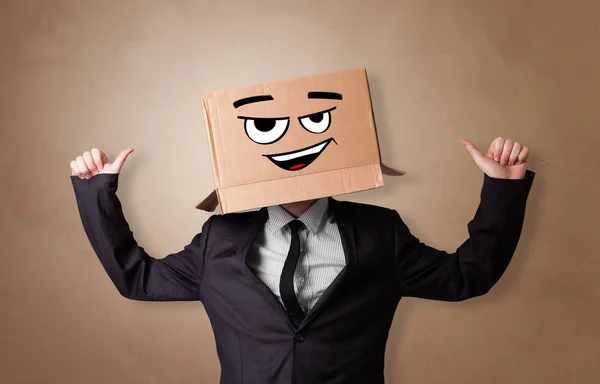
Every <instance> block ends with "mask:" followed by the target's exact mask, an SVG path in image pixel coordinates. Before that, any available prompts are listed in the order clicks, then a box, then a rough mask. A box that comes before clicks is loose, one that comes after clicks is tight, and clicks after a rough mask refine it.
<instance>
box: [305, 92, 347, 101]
mask: <svg viewBox="0 0 600 384" xmlns="http://www.w3.org/2000/svg"><path fill="white" fill-rule="evenodd" d="M308 98H309V99H332V100H342V94H341V93H336V92H308Z"/></svg>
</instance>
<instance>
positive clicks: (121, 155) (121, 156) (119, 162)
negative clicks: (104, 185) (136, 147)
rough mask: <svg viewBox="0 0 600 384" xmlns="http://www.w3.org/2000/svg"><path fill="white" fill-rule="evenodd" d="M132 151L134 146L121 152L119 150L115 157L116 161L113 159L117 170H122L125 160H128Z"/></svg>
mask: <svg viewBox="0 0 600 384" xmlns="http://www.w3.org/2000/svg"><path fill="white" fill-rule="evenodd" d="M131 152H133V148H126V149H124V150H122V151H121V152H119V154H118V155H117V157H116V158H115V161H113V166H114V168H116V171H117V172H120V171H121V168H122V167H123V164H124V163H125V160H127V156H129V154H130V153H131Z"/></svg>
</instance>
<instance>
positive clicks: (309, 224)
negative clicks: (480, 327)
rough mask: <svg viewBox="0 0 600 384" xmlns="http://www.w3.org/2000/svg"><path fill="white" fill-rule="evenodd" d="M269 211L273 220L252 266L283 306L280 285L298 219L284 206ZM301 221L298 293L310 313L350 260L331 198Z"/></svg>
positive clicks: (252, 256) (257, 246)
mask: <svg viewBox="0 0 600 384" xmlns="http://www.w3.org/2000/svg"><path fill="white" fill-rule="evenodd" d="M267 210H268V212H269V218H268V220H267V222H266V223H265V226H264V228H263V229H262V231H260V232H259V234H258V236H257V237H256V239H255V241H254V243H253V245H252V248H251V251H250V254H249V255H248V266H249V267H250V269H251V270H252V271H253V272H254V274H256V276H257V277H258V278H259V279H260V280H261V281H262V282H263V283H264V284H265V285H266V286H267V287H269V289H270V290H271V291H272V292H273V294H274V295H275V296H276V297H277V298H278V299H279V301H280V302H281V303H282V304H283V302H282V300H281V294H280V293H279V281H280V279H281V272H282V271H283V264H284V263H285V259H286V257H287V254H288V251H289V249H290V244H291V239H292V235H291V232H290V229H289V227H287V224H288V223H289V222H290V221H293V220H294V217H292V215H290V214H289V213H288V212H287V211H286V210H285V209H283V208H281V207H280V206H272V207H268V208H267ZM297 220H300V221H301V222H302V223H303V224H304V227H302V229H300V230H299V237H300V260H299V261H298V265H297V267H296V272H295V274H294V290H295V291H296V297H297V298H298V302H299V303H300V306H301V307H302V309H303V310H304V312H305V313H308V312H309V311H310V310H311V309H312V308H313V307H314V305H315V304H316V302H317V301H318V300H319V298H320V297H321V296H322V295H323V293H324V292H325V290H326V289H327V288H328V287H329V285H330V284H331V283H332V282H333V280H334V279H335V278H336V276H337V275H338V274H339V273H340V271H341V270H342V269H343V268H344V266H345V265H346V258H345V256H344V250H343V248H342V239H341V236H340V232H339V229H338V226H337V224H336V222H335V218H334V217H333V215H332V214H331V212H330V211H329V200H328V199H327V198H322V199H319V200H317V201H316V202H315V203H314V204H313V205H312V206H311V207H310V208H309V209H308V210H307V211H306V212H304V213H303V214H302V215H301V216H300V217H298V219H297Z"/></svg>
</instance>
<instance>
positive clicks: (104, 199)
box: [71, 160, 212, 301]
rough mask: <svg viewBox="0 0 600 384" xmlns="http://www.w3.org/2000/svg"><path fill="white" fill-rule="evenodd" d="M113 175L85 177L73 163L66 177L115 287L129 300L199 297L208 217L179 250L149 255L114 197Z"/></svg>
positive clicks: (116, 174) (92, 240) (88, 231)
mask: <svg viewBox="0 0 600 384" xmlns="http://www.w3.org/2000/svg"><path fill="white" fill-rule="evenodd" d="M123 161H124V160H123ZM116 162H117V161H115V163H116ZM113 164H114V163H113ZM105 165H106V166H107V167H106V168H107V169H109V170H110V168H109V167H110V166H111V165H110V164H105ZM121 165H122V164H121ZM71 167H72V168H73V164H72V165H71ZM90 167H91V166H90ZM101 167H102V165H99V166H98V168H101ZM119 170H120V167H118V169H117V171H119ZM118 177H119V173H118V172H116V173H110V172H106V173H102V172H99V171H98V170H96V171H95V172H92V174H91V175H89V176H88V177H86V176H85V172H83V176H82V172H77V167H76V169H75V170H74V171H73V173H72V176H71V181H72V184H73V188H74V191H75V197H76V200H77V206H78V208H79V214H80V216H81V221H82V224H83V227H84V230H85V233H86V234H87V237H88V239H89V241H90V243H91V245H92V248H93V249H94V251H95V253H96V255H97V256H98V258H99V260H100V263H101V264H102V266H103V267H104V269H105V270H106V272H107V273H108V275H109V277H110V278H111V280H112V281H113V283H114V284H115V286H116V288H117V289H118V291H119V292H120V293H121V295H123V296H124V297H126V298H129V299H133V300H144V301H189V300H198V298H199V292H198V291H199V287H200V282H201V279H202V271H203V263H204V252H205V249H206V241H207V240H206V239H207V237H208V234H209V232H210V226H211V223H212V218H211V219H209V220H208V221H207V222H206V223H205V224H204V226H203V228H202V232H201V233H200V234H198V235H196V236H195V237H194V239H193V240H192V242H191V243H190V244H189V245H187V246H186V247H185V248H184V249H183V250H182V251H180V252H177V253H173V254H171V255H168V256H167V257H165V258H162V259H156V258H153V257H151V256H150V255H148V253H146V251H145V250H144V249H143V248H142V247H141V246H139V245H138V244H137V242H136V240H135V238H134V236H133V233H132V232H131V230H130V228H129V225H128V223H127V221H126V220H125V216H124V215H123V210H122V207H121V203H120V201H119V199H118V197H117V195H116V191H117V186H118Z"/></svg>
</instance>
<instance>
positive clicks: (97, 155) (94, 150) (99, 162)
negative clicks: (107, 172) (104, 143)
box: [91, 148, 106, 172]
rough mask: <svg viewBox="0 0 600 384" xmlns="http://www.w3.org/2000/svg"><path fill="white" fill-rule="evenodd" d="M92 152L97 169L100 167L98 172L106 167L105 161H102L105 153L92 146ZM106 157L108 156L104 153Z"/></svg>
mask: <svg viewBox="0 0 600 384" xmlns="http://www.w3.org/2000/svg"><path fill="white" fill-rule="evenodd" d="M91 152H92V158H93V159H94V164H96V169H98V172H100V171H102V168H104V162H103V161H102V156H103V155H104V153H103V152H102V151H101V150H99V149H98V148H92V151H91ZM104 157H105V158H106V155H104Z"/></svg>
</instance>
